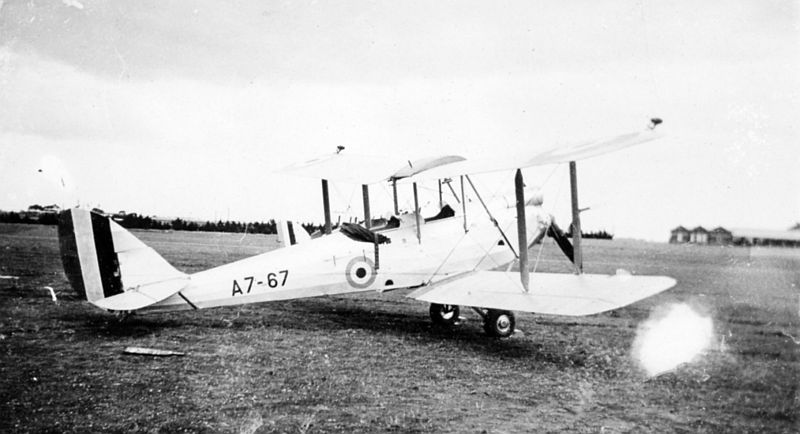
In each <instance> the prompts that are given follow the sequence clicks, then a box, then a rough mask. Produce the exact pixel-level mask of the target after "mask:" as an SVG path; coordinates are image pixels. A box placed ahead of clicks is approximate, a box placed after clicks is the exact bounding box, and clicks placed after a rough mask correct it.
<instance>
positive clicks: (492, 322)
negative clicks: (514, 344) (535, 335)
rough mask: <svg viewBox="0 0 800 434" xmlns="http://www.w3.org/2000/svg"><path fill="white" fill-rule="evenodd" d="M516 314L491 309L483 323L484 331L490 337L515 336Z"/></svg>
mask: <svg viewBox="0 0 800 434" xmlns="http://www.w3.org/2000/svg"><path fill="white" fill-rule="evenodd" d="M514 326H515V321H514V314H513V313H512V312H510V311H507V310H495V309H489V310H488V311H487V312H486V318H485V320H484V322H483V329H484V330H485V331H486V334H487V335H489V336H494V337H498V338H507V337H509V336H511V335H513V334H514Z"/></svg>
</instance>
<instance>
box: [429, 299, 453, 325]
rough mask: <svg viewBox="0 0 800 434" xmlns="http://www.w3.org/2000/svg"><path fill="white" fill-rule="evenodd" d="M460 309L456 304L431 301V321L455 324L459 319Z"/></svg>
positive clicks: (440, 323)
mask: <svg viewBox="0 0 800 434" xmlns="http://www.w3.org/2000/svg"><path fill="white" fill-rule="evenodd" d="M459 313H460V310H459V308H458V306H456V305H454V304H438V303H431V321H433V323H434V324H437V325H447V326H449V325H453V324H455V323H456V322H457V321H458V314H459Z"/></svg>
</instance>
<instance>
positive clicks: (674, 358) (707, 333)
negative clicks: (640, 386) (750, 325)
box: [633, 303, 714, 376]
mask: <svg viewBox="0 0 800 434" xmlns="http://www.w3.org/2000/svg"><path fill="white" fill-rule="evenodd" d="M713 339H714V325H713V322H712V320H711V317H710V316H707V315H702V314H700V313H698V312H697V311H695V310H694V309H693V308H692V307H691V306H689V305H687V304H684V303H677V304H669V305H665V306H661V307H658V308H656V309H655V310H654V311H653V313H652V314H651V315H650V318H648V319H647V321H645V322H644V323H642V324H641V325H640V326H639V329H638V331H637V333H636V339H635V340H634V342H633V357H634V359H636V361H637V362H638V363H639V365H640V366H641V367H642V369H644V370H645V371H646V372H647V375H649V376H656V375H660V374H663V373H665V372H668V371H670V370H672V369H675V368H677V367H678V366H680V365H681V364H684V363H690V362H692V361H693V360H695V359H696V358H697V357H698V356H700V355H701V354H702V353H703V352H704V351H705V350H706V349H708V348H709V347H710V346H711V344H712V341H713Z"/></svg>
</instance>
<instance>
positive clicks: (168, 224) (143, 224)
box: [0, 205, 322, 234]
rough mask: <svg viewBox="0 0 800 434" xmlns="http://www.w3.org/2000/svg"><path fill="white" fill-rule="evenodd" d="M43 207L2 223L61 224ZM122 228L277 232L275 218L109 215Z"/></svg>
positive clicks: (3, 215)
mask: <svg viewBox="0 0 800 434" xmlns="http://www.w3.org/2000/svg"><path fill="white" fill-rule="evenodd" d="M43 209H44V207H42V206H40V205H31V206H30V207H29V208H28V211H27V212H26V211H20V212H15V211H0V223H28V224H40V225H56V224H58V213H57V212H41V211H42V210H43ZM92 211H94V212H96V213H99V214H104V215H108V214H106V213H105V212H103V210H101V209H97V208H95V209H93V210H92ZM109 217H111V218H112V219H114V221H115V222H117V223H118V224H119V225H120V226H122V227H124V228H127V229H160V230H175V231H202V232H249V233H254V234H275V233H277V228H276V223H275V220H274V219H270V220H269V221H267V222H249V223H246V222H245V223H243V222H238V221H230V220H226V221H222V220H218V221H216V222H210V221H208V222H197V221H191V220H184V219H181V218H176V219H174V220H164V219H157V218H153V217H150V216H145V215H139V214H137V213H122V212H120V213H118V214H113V215H109ZM302 226H303V228H305V229H306V231H308V233H313V232H315V231H318V230H321V229H322V225H319V224H314V223H303V224H302Z"/></svg>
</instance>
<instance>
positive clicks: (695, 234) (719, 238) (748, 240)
mask: <svg viewBox="0 0 800 434" xmlns="http://www.w3.org/2000/svg"><path fill="white" fill-rule="evenodd" d="M669 242H670V243H671V244H687V243H690V244H703V245H713V246H728V245H737V246H779V247H800V230H787V231H776V230H768V229H732V230H727V229H725V228H723V227H722V226H719V227H717V228H715V229H713V230H711V231H708V230H706V229H705V228H704V227H702V226H697V227H696V228H694V229H692V230H689V229H686V228H685V227H683V226H678V227H677V228H675V229H673V230H672V231H671V232H670V237H669Z"/></svg>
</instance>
